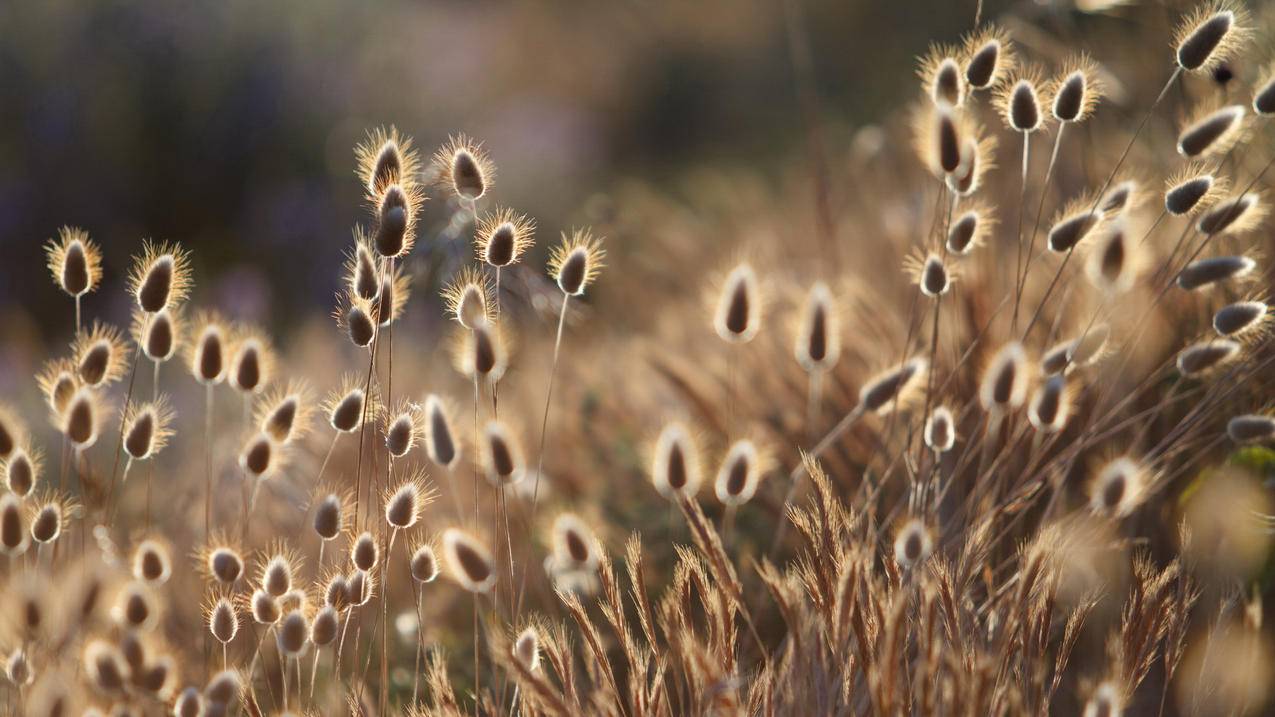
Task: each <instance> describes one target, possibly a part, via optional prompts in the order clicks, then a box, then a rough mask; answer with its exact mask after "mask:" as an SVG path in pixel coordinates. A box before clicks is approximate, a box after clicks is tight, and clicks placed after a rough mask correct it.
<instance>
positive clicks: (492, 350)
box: [453, 321, 509, 385]
mask: <svg viewBox="0 0 1275 717" xmlns="http://www.w3.org/2000/svg"><path fill="white" fill-rule="evenodd" d="M453 363H454V364H455V366H456V369H457V370H458V371H460V372H461V374H463V375H464V376H465V377H467V378H471V379H472V378H479V379H482V380H484V381H486V382H487V384H488V385H494V384H496V383H497V382H499V381H500V378H501V376H504V375H505V369H507V368H508V367H509V353H508V347H507V341H506V339H505V334H504V332H503V331H502V330H501V325H500V324H494V323H492V322H490V321H483V322H480V323H478V324H475V325H474V327H473V328H472V329H471V330H469V331H464V332H462V333H461V334H460V335H459V337H458V340H457V341H456V343H455V344H454V345H453Z"/></svg>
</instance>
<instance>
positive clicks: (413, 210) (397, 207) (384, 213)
mask: <svg viewBox="0 0 1275 717" xmlns="http://www.w3.org/2000/svg"><path fill="white" fill-rule="evenodd" d="M375 201H376V226H375V227H374V228H373V229H372V248H373V249H375V250H376V253H377V255H378V256H381V257H383V258H386V259H395V258H398V257H401V256H406V255H407V254H408V253H410V252H411V251H412V247H413V246H414V245H415V244H416V217H417V213H418V212H419V210H420V206H421V204H422V203H423V202H424V198H423V197H422V196H421V194H420V190H419V189H418V188H417V187H416V185H415V184H414V183H394V184H390V185H388V186H386V187H385V188H384V189H383V190H381V193H380V196H378V197H376V198H375Z"/></svg>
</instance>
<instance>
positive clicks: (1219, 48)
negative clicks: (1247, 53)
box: [1173, 0, 1252, 72]
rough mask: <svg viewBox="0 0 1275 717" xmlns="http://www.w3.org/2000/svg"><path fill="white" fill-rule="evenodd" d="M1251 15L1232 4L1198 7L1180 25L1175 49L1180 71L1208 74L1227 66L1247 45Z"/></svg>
mask: <svg viewBox="0 0 1275 717" xmlns="http://www.w3.org/2000/svg"><path fill="white" fill-rule="evenodd" d="M1247 23H1248V12H1247V11H1246V10H1245V9H1244V7H1243V6H1242V5H1239V4H1238V3H1235V2H1232V1H1231V0H1211V1H1210V2H1207V3H1203V4H1201V5H1199V6H1197V7H1196V8H1195V9H1194V10H1193V11H1191V12H1190V13H1189V14H1187V15H1186V16H1185V17H1183V18H1182V20H1181V21H1180V22H1179V23H1178V27H1177V30H1176V31H1175V32H1174V33H1173V46H1174V54H1175V59H1176V61H1177V64H1178V67H1179V68H1181V69H1182V70H1185V71H1187V72H1197V71H1201V72H1208V71H1210V70H1212V69H1213V68H1214V67H1217V66H1218V65H1220V64H1222V63H1223V62H1226V61H1227V60H1228V59H1230V58H1231V56H1232V55H1233V54H1234V53H1235V51H1236V50H1237V49H1238V48H1240V47H1241V46H1243V45H1244V43H1245V42H1247V40H1248V38H1249V36H1250V35H1251V33H1252V31H1251V30H1250V29H1249V28H1248V27H1247Z"/></svg>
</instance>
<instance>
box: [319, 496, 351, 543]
mask: <svg viewBox="0 0 1275 717" xmlns="http://www.w3.org/2000/svg"><path fill="white" fill-rule="evenodd" d="M342 503H343V501H342V500H341V496H339V495H337V494H336V493H328V494H327V495H325V496H323V498H322V500H320V501H319V502H318V504H317V505H316V506H315V508H314V522H313V526H314V532H315V533H317V534H318V536H319V539H320V540H324V541H328V540H335V539H336V537H337V536H338V535H340V534H341V529H342V528H343V527H344V525H345V516H344V511H343V505H342Z"/></svg>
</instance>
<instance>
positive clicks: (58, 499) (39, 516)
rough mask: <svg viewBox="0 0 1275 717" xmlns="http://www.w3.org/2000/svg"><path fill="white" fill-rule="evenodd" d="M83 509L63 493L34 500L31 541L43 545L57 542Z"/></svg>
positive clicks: (54, 493) (57, 492)
mask: <svg viewBox="0 0 1275 717" xmlns="http://www.w3.org/2000/svg"><path fill="white" fill-rule="evenodd" d="M80 512H81V508H80V505H79V503H77V502H76V501H75V499H74V498H71V497H70V496H68V495H66V493H64V492H61V491H53V492H51V493H48V494H46V495H42V496H39V497H37V498H35V499H33V500H32V510H31V517H30V520H31V527H30V530H31V539H32V540H34V541H35V542H37V543H40V544H41V545H48V544H50V543H53V542H55V541H56V540H57V539H58V538H59V537H61V536H62V532H63V530H64V529H65V528H66V526H67V525H68V524H69V523H70V522H71V518H72V517H74V516H77V515H79V514H80Z"/></svg>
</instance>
